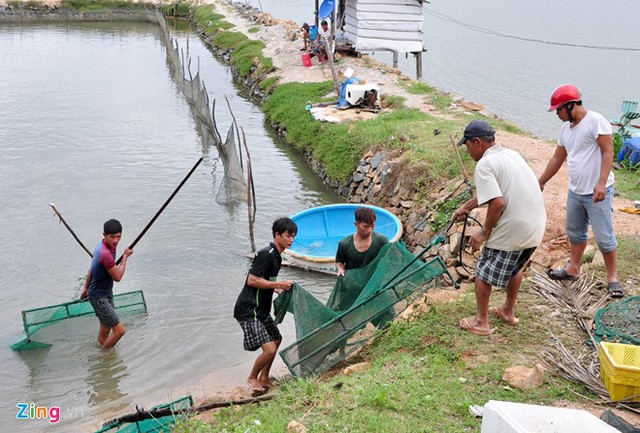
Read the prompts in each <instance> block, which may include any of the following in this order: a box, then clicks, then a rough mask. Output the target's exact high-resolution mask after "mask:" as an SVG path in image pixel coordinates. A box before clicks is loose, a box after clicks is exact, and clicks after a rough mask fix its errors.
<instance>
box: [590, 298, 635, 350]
mask: <svg viewBox="0 0 640 433" xmlns="http://www.w3.org/2000/svg"><path fill="white" fill-rule="evenodd" d="M595 325H596V331H595V338H596V340H598V341H603V340H604V341H609V342H618V343H625V344H635V345H640V296H632V297H630V298H627V299H623V300H621V301H617V302H612V303H611V304H609V305H607V306H606V307H604V308H601V309H599V310H598V312H597V313H596V317H595Z"/></svg>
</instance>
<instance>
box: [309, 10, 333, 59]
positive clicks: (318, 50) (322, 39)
mask: <svg viewBox="0 0 640 433" xmlns="http://www.w3.org/2000/svg"><path fill="white" fill-rule="evenodd" d="M320 27H321V28H322V32H321V33H319V34H318V38H317V40H316V42H315V45H314V47H313V49H312V50H311V57H313V56H318V62H320V63H324V62H326V61H327V60H328V59H329V57H328V55H327V52H328V51H327V46H328V45H329V44H330V43H331V32H330V31H329V24H328V23H327V20H322V22H321V23H320Z"/></svg>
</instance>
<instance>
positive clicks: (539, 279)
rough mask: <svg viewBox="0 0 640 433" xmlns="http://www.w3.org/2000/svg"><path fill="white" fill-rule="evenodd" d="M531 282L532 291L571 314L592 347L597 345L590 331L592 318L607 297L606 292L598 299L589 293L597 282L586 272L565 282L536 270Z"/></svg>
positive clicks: (604, 303)
mask: <svg viewBox="0 0 640 433" xmlns="http://www.w3.org/2000/svg"><path fill="white" fill-rule="evenodd" d="M533 282H534V285H533V288H532V289H533V291H534V292H535V293H537V294H538V295H539V296H541V297H543V298H545V299H547V300H548V301H550V302H551V303H552V304H554V305H555V306H557V307H558V308H560V309H561V310H565V311H568V312H569V313H570V314H572V315H573V316H574V317H575V319H576V321H577V322H578V326H579V328H580V329H582V330H583V331H584V332H585V333H586V334H587V335H588V336H589V338H590V339H591V341H592V342H593V344H594V347H597V344H596V342H595V340H594V338H593V335H592V333H591V329H592V328H593V320H594V319H593V318H594V316H595V314H596V312H597V311H598V310H599V309H600V308H602V307H604V306H605V305H606V303H607V299H608V296H607V295H606V294H605V295H603V296H602V297H601V298H600V299H596V297H595V296H593V295H592V294H591V293H592V291H593V290H594V289H595V288H596V287H597V286H598V284H599V282H597V281H595V280H594V279H593V278H592V277H591V276H589V275H587V274H583V275H582V276H580V278H578V279H577V280H576V281H572V282H566V281H557V280H552V279H550V278H549V277H547V276H546V275H543V274H540V273H538V272H534V275H533Z"/></svg>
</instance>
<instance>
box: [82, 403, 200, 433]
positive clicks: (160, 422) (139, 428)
mask: <svg viewBox="0 0 640 433" xmlns="http://www.w3.org/2000/svg"><path fill="white" fill-rule="evenodd" d="M191 408H193V399H192V398H191V396H190V395H188V396H186V397H182V398H179V399H177V400H174V401H172V402H170V403H165V404H161V405H158V406H154V407H153V408H151V410H149V411H148V412H139V413H135V414H131V415H125V416H122V417H120V418H118V419H116V420H114V421H111V422H110V423H107V425H105V426H104V427H102V428H101V429H100V430H97V431H96V432H95V433H151V432H154V433H171V431H172V430H173V428H174V427H175V425H176V424H177V423H178V422H180V421H182V420H185V419H186V417H187V416H188V413H189V410H190V409H191Z"/></svg>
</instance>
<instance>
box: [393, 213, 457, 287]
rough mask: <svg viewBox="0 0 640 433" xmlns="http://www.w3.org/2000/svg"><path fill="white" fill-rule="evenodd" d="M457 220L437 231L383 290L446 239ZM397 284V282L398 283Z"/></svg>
mask: <svg viewBox="0 0 640 433" xmlns="http://www.w3.org/2000/svg"><path fill="white" fill-rule="evenodd" d="M454 222H455V219H451V220H450V221H449V222H448V223H447V225H446V226H445V228H444V229H443V230H441V231H439V232H438V233H436V235H435V236H434V237H433V238H432V239H431V241H430V242H429V243H428V244H427V246H426V247H424V248H423V249H422V251H420V253H419V254H417V255H416V256H415V257H414V258H413V259H411V261H410V262H409V263H407V264H406V265H405V267H404V268H402V269H401V270H400V271H399V272H398V273H397V274H395V275H394V276H393V277H392V278H391V279H390V280H389V281H388V282H387V283H386V284H385V285H384V286H383V287H382V290H387V289H388V288H389V287H391V286H392V283H394V281H395V279H396V278H398V277H399V276H400V275H402V273H403V272H404V271H406V270H407V269H409V267H410V266H411V265H413V264H414V263H415V262H417V261H418V260H419V259H420V258H421V257H422V256H423V255H424V253H426V252H427V251H429V250H430V249H431V248H432V247H433V246H434V245H436V244H439V243H440V242H443V241H444V237H445V235H446V233H447V232H448V231H449V229H450V228H451V226H452V225H453V223H454ZM396 284H397V283H396Z"/></svg>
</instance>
